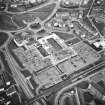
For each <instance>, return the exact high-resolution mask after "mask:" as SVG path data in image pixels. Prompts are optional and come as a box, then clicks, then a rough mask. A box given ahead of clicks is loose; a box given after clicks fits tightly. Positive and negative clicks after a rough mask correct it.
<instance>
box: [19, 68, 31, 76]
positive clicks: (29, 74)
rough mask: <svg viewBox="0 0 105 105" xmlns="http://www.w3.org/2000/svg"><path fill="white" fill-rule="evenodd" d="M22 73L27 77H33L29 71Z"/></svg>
mask: <svg viewBox="0 0 105 105" xmlns="http://www.w3.org/2000/svg"><path fill="white" fill-rule="evenodd" d="M21 73H22V74H23V75H24V76H25V77H29V76H31V75H32V74H31V73H30V72H29V71H28V70H23V71H21Z"/></svg>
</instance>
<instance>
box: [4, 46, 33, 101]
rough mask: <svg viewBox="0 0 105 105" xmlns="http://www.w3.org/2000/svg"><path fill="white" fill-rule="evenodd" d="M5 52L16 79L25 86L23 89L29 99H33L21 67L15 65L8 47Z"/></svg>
mask: <svg viewBox="0 0 105 105" xmlns="http://www.w3.org/2000/svg"><path fill="white" fill-rule="evenodd" d="M5 54H6V60H7V61H8V63H9V66H10V68H11V71H12V73H13V76H14V79H15V81H16V82H17V83H18V84H19V85H20V86H21V87H22V88H23V91H24V92H25V94H26V96H27V97H28V98H29V99H31V98H32V97H33V96H34V95H33V94H32V92H31V91H30V90H29V88H28V85H27V83H26V80H25V78H24V76H23V75H22V74H21V72H20V69H18V68H17V67H16V66H15V64H14V62H15V61H14V59H13V58H12V56H11V55H10V53H9V51H8V48H7V47H6V50H5Z"/></svg>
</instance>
